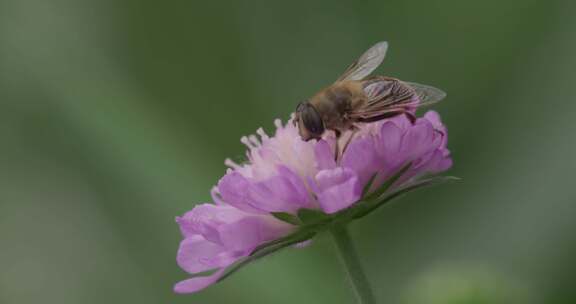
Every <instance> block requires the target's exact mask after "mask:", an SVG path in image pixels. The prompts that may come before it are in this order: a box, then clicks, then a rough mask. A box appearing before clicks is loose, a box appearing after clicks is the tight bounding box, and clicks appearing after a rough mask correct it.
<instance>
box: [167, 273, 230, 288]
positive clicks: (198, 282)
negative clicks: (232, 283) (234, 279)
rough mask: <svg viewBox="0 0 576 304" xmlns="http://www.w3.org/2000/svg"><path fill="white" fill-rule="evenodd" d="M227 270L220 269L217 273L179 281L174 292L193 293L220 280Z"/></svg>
mask: <svg viewBox="0 0 576 304" xmlns="http://www.w3.org/2000/svg"><path fill="white" fill-rule="evenodd" d="M225 271H226V270H225V269H220V270H218V271H216V272H215V273H213V274H211V275H209V276H205V277H195V278H191V279H187V280H184V281H180V282H178V283H177V284H176V285H174V292H176V293H193V292H197V291H200V290H202V289H204V288H206V287H208V286H210V285H212V284H214V283H216V281H218V279H219V278H220V277H221V276H222V275H223V274H224V272H225Z"/></svg>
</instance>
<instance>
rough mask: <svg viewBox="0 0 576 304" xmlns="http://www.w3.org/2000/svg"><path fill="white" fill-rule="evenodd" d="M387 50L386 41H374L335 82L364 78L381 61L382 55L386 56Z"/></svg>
mask: <svg viewBox="0 0 576 304" xmlns="http://www.w3.org/2000/svg"><path fill="white" fill-rule="evenodd" d="M387 50H388V42H386V41H381V42H378V43H376V44H375V45H373V46H372V47H371V48H369V49H368V50H367V51H366V52H365V53H364V54H362V56H360V58H358V59H357V60H356V61H355V62H354V63H352V64H351V65H350V66H349V67H348V69H346V71H345V72H344V74H342V76H340V77H339V78H338V80H336V82H340V81H349V80H362V79H364V78H365V77H366V76H368V75H370V73H372V72H373V71H374V70H375V69H376V68H377V67H378V66H379V65H380V64H381V63H382V61H383V60H384V57H386V51H387Z"/></svg>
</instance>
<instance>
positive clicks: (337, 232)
mask: <svg viewBox="0 0 576 304" xmlns="http://www.w3.org/2000/svg"><path fill="white" fill-rule="evenodd" d="M330 233H331V234H332V238H333V239H334V243H336V247H337V249H338V252H339V256H340V260H341V261H342V264H344V267H345V268H346V273H347V275H348V278H349V280H350V282H351V283H352V286H353V288H354V293H355V294H356V298H357V300H358V303H359V304H375V303H376V300H375V298H374V294H373V293H372V289H371V288H370V284H369V283H368V279H367V278H366V275H365V274H364V271H363V270H362V266H361V265H360V260H359V259H358V254H357V253H356V250H355V249H354V245H353V244H352V239H351V238H350V234H348V230H347V229H346V226H344V225H337V226H334V227H333V228H332V229H330Z"/></svg>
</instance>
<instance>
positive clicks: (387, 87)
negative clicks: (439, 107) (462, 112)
mask: <svg viewBox="0 0 576 304" xmlns="http://www.w3.org/2000/svg"><path fill="white" fill-rule="evenodd" d="M364 93H365V94H366V97H368V101H367V102H366V103H365V104H364V105H363V106H362V107H360V108H358V109H356V110H354V111H352V112H351V113H350V114H349V117H350V118H352V119H355V120H359V121H366V122H368V121H376V120H380V119H384V118H388V117H392V116H394V115H398V114H400V113H404V112H406V111H408V110H411V109H415V108H417V107H420V106H426V105H430V104H433V103H436V102H438V101H440V100H442V99H443V98H444V97H446V93H444V92H443V91H442V90H440V89H437V88H434V87H431V86H427V85H422V84H417V83H411V82H403V81H400V80H398V79H394V78H385V77H376V78H374V79H373V80H367V81H366V82H365V85H364Z"/></svg>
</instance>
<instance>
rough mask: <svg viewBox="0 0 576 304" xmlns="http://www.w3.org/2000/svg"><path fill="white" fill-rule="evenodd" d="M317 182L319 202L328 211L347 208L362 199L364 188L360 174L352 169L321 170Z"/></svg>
mask: <svg viewBox="0 0 576 304" xmlns="http://www.w3.org/2000/svg"><path fill="white" fill-rule="evenodd" d="M316 182H317V187H318V193H317V196H318V203H319V204H320V207H321V208H322V210H324V212H326V213H335V212H337V211H340V210H342V209H345V208H347V207H349V206H350V205H352V204H353V203H355V202H356V201H358V199H360V195H361V191H362V189H361V187H360V183H359V181H358V176H356V174H355V173H354V172H353V171H352V170H350V169H345V168H336V169H333V170H323V171H320V172H319V173H318V174H317V175H316Z"/></svg>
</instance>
